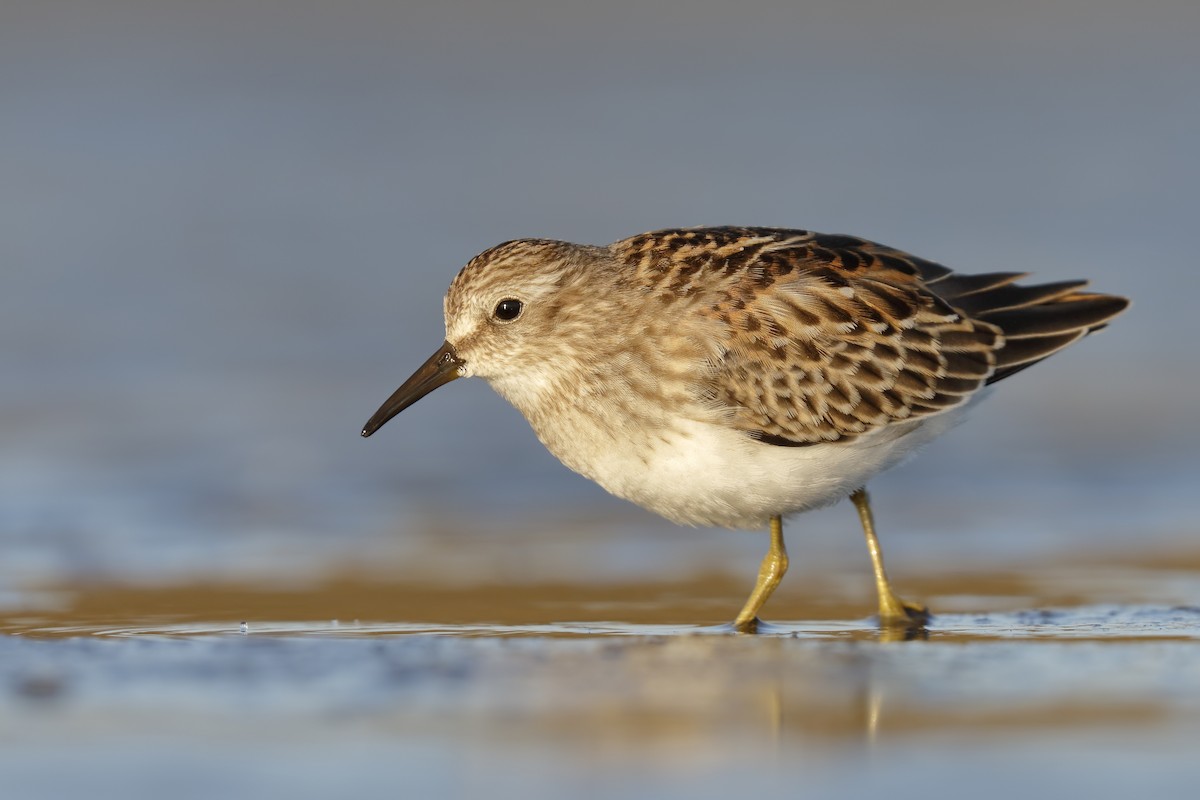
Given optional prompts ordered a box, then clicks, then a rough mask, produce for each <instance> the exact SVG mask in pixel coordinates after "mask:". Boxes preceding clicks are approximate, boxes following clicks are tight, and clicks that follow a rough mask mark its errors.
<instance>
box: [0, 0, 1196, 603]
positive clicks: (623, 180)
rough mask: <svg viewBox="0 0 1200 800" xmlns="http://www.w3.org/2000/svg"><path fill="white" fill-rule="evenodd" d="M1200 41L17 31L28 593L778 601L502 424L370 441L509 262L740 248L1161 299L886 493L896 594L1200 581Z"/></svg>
mask: <svg viewBox="0 0 1200 800" xmlns="http://www.w3.org/2000/svg"><path fill="white" fill-rule="evenodd" d="M1198 41H1200V4H1197V3H1195V2H1192V0H1177V1H1172V0H1149V1H1146V0H1139V2H1133V1H1132V0H1058V1H1057V2H1040V1H1039V2H1034V1H1033V0H1013V2H1007V3H986V4H985V3H969V4H964V3H957V2H935V1H932V0H931V1H930V2H910V3H888V2H832V1H830V2H813V3H803V4H797V3H789V2H770V1H764V2H755V1H753V0H752V1H750V2H741V3H736V4H733V3H717V2H692V3H684V2H679V1H678V0H666V1H664V2H649V3H646V2H638V3H633V2H624V1H623V0H620V1H617V2H608V3H553V2H545V1H544V0H521V1H520V2H508V3H503V4H501V3H487V2H467V1H466V0H461V1H456V2H441V3H423V4H407V3H386V2H369V1H367V0H348V1H347V2H339V3H328V2H327V3H320V2H298V1H295V2H284V1H283V0H278V1H274V2H272V1H266V2H225V1H224V0H215V1H209V2H202V3H201V2H118V1H117V0H98V1H93V2H74V3H71V2H53V3H47V2H37V1H36V0H6V2H5V3H4V4H3V7H2V8H0V98H2V106H0V107H2V108H3V113H2V116H0V263H2V264H3V276H4V280H3V292H2V293H0V342H2V344H0V374H2V375H3V382H2V383H0V546H3V548H4V552H5V557H4V559H3V561H2V562H0V583H9V584H11V583H12V582H23V581H41V580H58V579H64V578H76V577H81V576H84V577H99V578H116V579H122V580H124V579H146V578H156V579H162V578H164V577H165V578H167V579H171V578H172V577H179V576H183V575H205V576H217V577H238V576H261V575H268V576H284V577H294V576H296V575H303V574H313V573H319V572H321V571H323V570H328V569H334V568H342V567H355V566H356V565H357V566H360V567H364V568H365V567H368V566H370V567H373V568H379V569H381V570H384V571H395V572H396V573H397V574H402V573H403V572H404V571H405V569H406V568H411V569H414V570H416V569H436V567H431V566H430V565H431V564H436V563H437V562H436V561H430V560H427V559H424V557H423V555H422V554H423V553H425V552H426V551H425V550H423V549H422V548H426V547H436V543H437V542H439V541H447V540H452V541H463V540H465V541H470V540H472V538H476V539H479V540H480V542H481V543H482V542H484V541H486V542H489V543H490V544H489V545H488V546H489V547H491V548H493V549H492V551H490V552H491V555H490V556H489V557H487V558H480V559H478V561H477V562H476V563H475V564H474V566H471V564H470V563H464V562H471V561H472V559H469V558H462V559H459V560H458V561H456V562H455V568H456V570H457V574H458V576H459V577H462V574H463V570H465V571H466V574H467V575H468V576H469V575H470V574H471V571H472V570H476V571H478V574H481V575H489V574H493V573H506V574H511V575H513V576H525V577H528V576H535V575H538V574H542V575H544V574H549V573H550V572H555V573H556V574H564V573H565V574H577V575H578V576H580V577H589V576H590V577H593V578H603V577H605V576H606V575H607V576H614V575H618V574H626V573H627V572H628V571H630V570H642V571H644V572H646V573H647V574H658V573H660V572H661V573H668V572H670V570H681V569H682V570H688V569H702V568H707V567H711V566H712V565H713V564H716V563H725V561H726V559H729V558H734V559H740V561H737V562H736V564H738V565H740V566H738V568H745V569H747V570H752V569H753V568H754V564H756V563H757V559H758V558H759V556H760V553H761V546H762V542H761V540H748V539H746V538H745V537H744V536H739V535H736V534H726V533H719V534H717V533H715V532H695V531H681V530H679V529H676V528H674V527H673V526H671V525H670V524H668V523H666V522H662V521H660V520H657V519H656V518H654V517H652V516H651V515H649V514H648V513H645V512H642V511H640V510H638V509H636V508H633V507H631V506H628V505H626V504H624V503H622V502H621V501H618V500H615V499H612V498H609V497H608V496H607V495H605V494H604V493H603V492H602V491H601V490H600V489H598V488H596V487H594V486H592V485H591V484H589V483H588V482H587V481H585V480H583V479H582V478H579V477H577V476H574V475H573V474H571V473H569V472H568V471H567V470H566V469H565V468H563V467H561V466H560V465H559V464H558V463H557V462H556V461H554V459H553V458H552V457H550V456H549V455H548V454H546V453H545V452H544V451H543V450H542V448H541V446H540V445H539V444H538V443H537V441H536V440H535V439H534V437H533V435H532V433H531V432H530V431H529V429H528V427H527V426H526V425H525V423H524V422H523V421H522V420H521V418H520V417H519V415H517V413H516V412H515V411H513V410H511V409H510V408H509V407H507V406H506V405H505V404H504V403H503V401H501V400H500V399H499V398H498V397H495V396H492V394H491V392H490V390H488V388H487V386H486V385H484V384H483V383H482V382H477V381H470V382H465V383H458V384H455V385H454V386H452V387H449V388H447V389H445V390H442V391H441V392H438V393H437V394H436V395H434V396H432V397H430V398H428V399H426V400H425V401H423V402H422V403H421V404H419V405H418V406H416V407H415V408H413V409H412V410H411V411H409V412H406V413H405V415H404V416H403V417H402V418H399V419H397V420H395V421H393V422H392V423H391V424H389V426H388V427H387V428H385V429H384V430H383V431H382V432H381V433H380V434H378V435H377V436H376V437H374V438H372V439H371V440H369V441H363V440H361V439H360V438H359V436H358V431H359V428H360V427H361V425H362V423H363V421H364V420H365V419H366V418H367V416H369V415H370V413H371V412H372V411H374V409H375V408H376V407H377V405H378V404H379V403H380V402H381V401H382V400H383V399H384V398H386V397H387V396H388V394H389V393H390V392H391V391H392V390H393V389H394V388H395V387H396V386H397V385H398V384H399V382H400V381H401V380H403V379H404V378H405V377H406V376H407V375H408V374H409V372H410V371H411V370H412V369H413V368H414V367H415V366H416V365H417V364H419V363H420V361H421V360H423V359H424V358H425V357H426V356H427V355H428V354H429V353H431V352H432V351H433V350H434V349H435V348H436V347H437V346H438V345H439V344H440V342H441V340H442V338H443V336H442V322H441V295H442V293H443V291H444V290H445V287H446V285H447V284H448V282H449V280H450V278H451V277H452V276H453V275H454V273H455V272H456V271H457V269H458V268H459V267H460V266H461V265H462V264H463V263H465V262H466V260H468V259H469V258H470V257H471V256H472V255H474V254H475V253H477V252H478V251H480V250H482V249H484V248H485V247H488V246H490V245H492V244H494V243H496V242H499V241H502V240H505V239H510V238H515V237H521V236H542V237H550V238H561V239H570V240H576V241H582V242H591V243H605V242H609V241H612V240H614V239H618V238H622V237H624V236H627V235H630V234H633V233H637V232H640V231H643V230H648V229H653V228H658V227H666V226H677V225H701V224H754V225H777V226H793V227H804V228H810V229H814V230H819V231H825V232H843V233H851V234H855V235H859V236H864V237H867V238H871V239H875V240H877V241H881V242H885V243H887V244H891V245H893V246H896V247H900V248H902V249H906V250H909V251H911V252H914V253H916V254H918V255H921V256H924V257H927V258H931V259H934V260H938V261H941V262H943V263H945V264H947V265H950V266H952V267H954V268H957V269H961V270H963V271H968V272H970V271H985V270H996V269H1002V270H1014V269H1015V270H1023V271H1024V270H1028V271H1031V272H1035V273H1036V274H1037V276H1038V277H1039V278H1044V279H1047V280H1061V279H1067V278H1076V277H1088V278H1091V279H1093V280H1094V283H1095V286H1096V287H1097V288H1099V289H1101V290H1104V291H1110V292H1116V293H1121V294H1127V295H1128V296H1130V297H1132V298H1133V299H1134V302H1135V305H1134V308H1133V309H1132V310H1131V311H1130V312H1129V313H1128V314H1127V315H1126V316H1125V317H1123V318H1121V319H1120V320H1118V321H1117V322H1116V324H1114V325H1113V326H1112V328H1111V329H1110V330H1109V331H1106V332H1105V333H1104V334H1102V335H1100V336H1097V337H1094V338H1092V339H1089V340H1088V341H1086V342H1084V343H1082V344H1080V345H1078V346H1076V347H1074V348H1072V349H1071V350H1070V351H1068V352H1067V353H1064V354H1062V355H1059V356H1056V357H1055V358H1054V359H1053V360H1052V361H1050V362H1048V363H1047V364H1044V365H1041V366H1039V367H1036V368H1035V369H1032V370H1030V371H1029V372H1027V373H1024V374H1022V375H1020V376H1018V377H1016V378H1014V379H1013V380H1011V381H1006V382H1005V383H1004V384H1002V385H1001V386H1000V387H999V390H998V391H997V392H996V393H995V396H993V397H992V398H991V399H990V400H989V401H988V402H987V403H985V404H983V405H982V406H980V407H979V408H978V410H977V412H976V413H975V416H974V419H973V420H972V421H971V422H970V423H969V424H968V425H966V426H965V427H963V428H962V429H961V430H958V431H956V432H955V433H953V434H952V435H951V436H949V437H947V438H946V439H945V440H943V441H941V442H939V443H937V444H936V445H934V446H933V447H931V448H930V449H929V450H928V451H927V452H926V453H925V454H924V455H923V456H922V457H920V458H919V459H918V460H916V461H915V462H914V463H912V464H911V465H909V466H907V467H905V468H904V469H902V470H899V471H896V472H894V473H892V474H890V475H888V476H885V477H883V478H881V479H879V480H878V481H877V482H876V484H875V485H873V486H872V488H873V490H874V492H875V495H876V502H877V513H878V514H879V515H880V517H881V524H882V525H883V526H884V528H885V530H886V531H887V533H886V534H885V536H886V537H887V546H888V549H889V554H895V555H894V558H896V559H899V560H900V561H902V562H903V561H904V560H905V559H913V560H924V559H931V558H934V557H935V556H945V557H947V558H955V559H966V560H968V561H969V560H970V559H973V558H1008V559H1015V560H1020V559H1028V558H1032V557H1036V556H1039V555H1043V554H1046V553H1050V552H1065V551H1070V550H1071V549H1072V548H1076V547H1078V546H1080V545H1081V544H1088V545H1092V544H1095V545H1097V546H1100V547H1105V548H1110V549H1117V550H1120V549H1128V550H1145V549H1147V548H1153V547H1156V546H1160V545H1161V546H1163V547H1172V546H1175V544H1177V543H1178V542H1181V541H1183V542H1186V541H1194V540H1195V536H1194V534H1195V531H1196V526H1197V522H1198V521H1200V509H1198V508H1197V504H1196V501H1195V487H1196V486H1197V485H1198V479H1200V469H1198V464H1197V458H1196V453H1197V444H1198V439H1200V428H1198V426H1197V425H1196V424H1195V407H1196V400H1195V398H1196V396H1197V389H1198V388H1200V387H1198V379H1197V371H1196V366H1197V357H1196V345H1195V335H1194V333H1193V332H1192V329H1191V323H1192V322H1193V321H1194V317H1195V313H1196V312H1195V307H1196V298H1197V297H1200V270H1198V269H1197V265H1196V257H1195V253H1196V250H1195V228H1196V219H1197V212H1198V211H1200V202H1198V200H1197V186H1198V185H1200V153H1198V148H1197V132H1198V131H1200V89H1198V85H1200V84H1198V83H1197V76H1198V75H1200V47H1197V46H1196V43H1197V42H1198ZM808 519H809V520H811V521H807V522H805V523H803V529H804V530H805V531H807V532H806V533H805V534H803V535H797V536H796V538H794V539H793V541H794V542H796V543H795V544H794V545H793V552H794V558H796V560H797V562H801V561H804V560H805V556H804V555H802V554H804V553H806V552H814V551H815V550H818V549H823V550H824V551H826V553H827V554H832V555H833V556H835V557H836V556H837V555H838V554H839V553H844V554H845V555H846V557H847V559H854V563H855V564H859V565H860V566H861V564H860V563H859V560H860V559H861V553H860V549H861V542H860V539H859V536H858V534H857V532H856V530H855V528H856V523H855V522H854V519H853V517H852V515H851V514H850V512H849V510H848V509H847V508H845V507H841V508H838V509H833V510H831V511H828V512H820V513H819V514H815V515H812V516H811V517H810V518H808ZM559 529H561V530H562V531H564V532H565V533H564V534H563V538H564V541H565V543H564V546H563V548H562V549H561V550H555V549H553V548H549V549H547V548H540V549H538V550H537V551H536V553H535V552H534V550H532V549H530V548H523V547H521V541H522V536H523V534H524V533H528V532H530V531H535V532H536V531H539V530H542V531H554V530H559ZM793 530H799V528H795V527H794V528H793ZM568 532H569V533H568ZM576 534H578V536H576ZM592 534H595V536H593V535H592ZM576 538H578V539H579V540H580V541H575V539H576ZM697 538H700V539H703V540H704V541H705V542H706V543H707V544H706V546H705V547H704V548H688V547H687V545H688V543H689V542H691V541H693V540H695V539H697ZM583 540H586V542H590V543H591V545H590V546H592V547H596V548H600V549H602V550H603V552H602V553H601V554H600V555H599V556H597V557H591V556H588V557H585V556H584V550H583V549H582V548H583V547H585V544H584V541H583ZM606 542H607V543H608V544H605V543H606ZM510 545H511V546H510ZM481 546H483V545H482V544H481ZM605 548H607V549H605ZM805 548H810V549H809V550H807V551H806V550H805ZM606 570H607V571H606Z"/></svg>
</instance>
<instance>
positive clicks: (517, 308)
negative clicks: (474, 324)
mask: <svg viewBox="0 0 1200 800" xmlns="http://www.w3.org/2000/svg"><path fill="white" fill-rule="evenodd" d="M524 308H525V304H524V303H522V302H521V301H520V300H513V299H512V298H511V297H510V298H508V299H506V300H501V301H500V302H499V303H496V310H495V311H493V312H492V313H493V315H494V316H495V317H496V319H498V320H500V321H501V322H512V321H513V320H514V319H516V318H517V317H519V316H521V311H522V310H523V309H524Z"/></svg>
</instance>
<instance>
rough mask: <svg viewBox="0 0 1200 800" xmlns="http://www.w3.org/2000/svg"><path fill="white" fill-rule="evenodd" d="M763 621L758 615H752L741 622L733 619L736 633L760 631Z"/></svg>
mask: <svg viewBox="0 0 1200 800" xmlns="http://www.w3.org/2000/svg"><path fill="white" fill-rule="evenodd" d="M761 622H762V620H760V619H759V618H758V617H751V618H750V619H748V620H743V621H741V622H739V621H738V620H734V621H733V631H734V633H758V626H759V624H760V623H761Z"/></svg>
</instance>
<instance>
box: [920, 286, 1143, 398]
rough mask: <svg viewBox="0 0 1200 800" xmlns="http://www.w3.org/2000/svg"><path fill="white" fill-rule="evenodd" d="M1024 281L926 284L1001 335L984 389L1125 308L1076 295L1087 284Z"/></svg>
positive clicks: (1113, 299)
mask: <svg viewBox="0 0 1200 800" xmlns="http://www.w3.org/2000/svg"><path fill="white" fill-rule="evenodd" d="M1023 277H1025V276H1024V275H1023V274H1021V273H1013V272H994V273H988V274H983V275H958V274H951V275H947V276H945V277H942V278H936V279H933V280H931V281H929V283H928V284H927V285H928V286H929V288H930V290H932V291H934V292H935V293H937V294H938V296H940V297H941V298H942V299H943V300H945V301H946V302H947V303H949V304H950V305H951V306H953V307H954V308H955V309H957V310H959V311H960V312H961V313H963V314H964V315H966V316H969V317H971V318H972V319H976V320H979V321H981V322H988V323H991V324H992V325H995V326H996V327H998V328H1000V330H1002V331H1003V332H1004V339H1005V345H1004V347H1002V348H1000V349H999V350H997V351H996V369H995V371H994V372H993V373H992V375H991V377H989V378H988V381H987V382H988V383H989V384H992V383H995V382H996V381H998V380H1002V379H1004V378H1007V377H1008V376H1009V375H1012V374H1013V373H1016V372H1019V371H1021V370H1023V369H1025V368H1026V367H1028V366H1032V365H1033V364H1036V363H1037V362H1039V361H1041V360H1042V359H1044V358H1046V357H1047V356H1050V355H1053V354H1054V353H1057V352H1058V351H1059V350H1062V349H1063V348H1064V347H1066V346H1068V345H1070V344H1072V343H1074V342H1076V341H1078V340H1080V339H1082V338H1083V337H1084V336H1086V335H1088V334H1089V333H1095V332H1096V331H1098V330H1100V329H1101V328H1104V327H1105V326H1106V325H1107V324H1108V321H1109V320H1111V319H1112V318H1113V317H1115V316H1117V315H1118V314H1120V313H1121V312H1122V311H1124V310H1125V309H1126V308H1128V307H1129V301H1128V300H1127V299H1125V298H1124V297H1117V296H1116V295H1109V294H1099V293H1097V292H1087V291H1080V290H1081V289H1083V287H1085V286H1087V281H1059V282H1057V283H1043V284H1037V285H1033V286H1021V285H1018V284H1016V283H1015V281H1017V280H1019V279H1020V278H1023Z"/></svg>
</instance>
